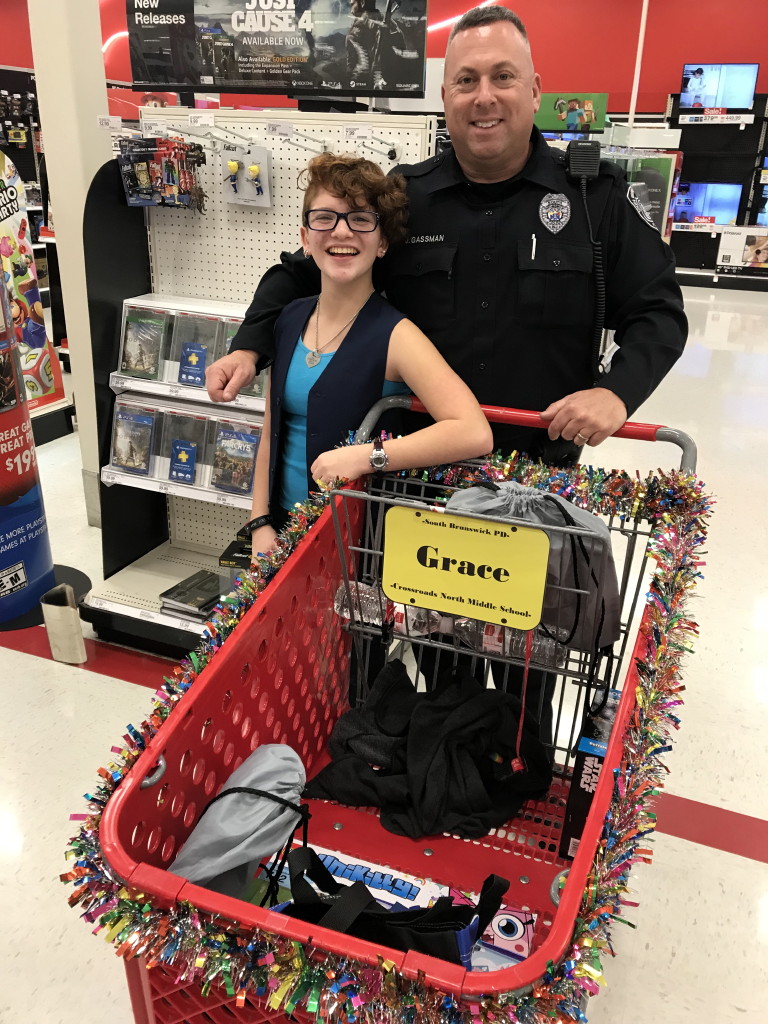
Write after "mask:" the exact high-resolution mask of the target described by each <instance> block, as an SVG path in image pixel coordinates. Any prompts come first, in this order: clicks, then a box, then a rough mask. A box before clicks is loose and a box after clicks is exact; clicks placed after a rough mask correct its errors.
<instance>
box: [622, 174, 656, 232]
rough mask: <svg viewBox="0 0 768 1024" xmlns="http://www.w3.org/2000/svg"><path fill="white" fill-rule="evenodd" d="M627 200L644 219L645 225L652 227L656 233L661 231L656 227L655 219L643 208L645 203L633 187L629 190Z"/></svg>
mask: <svg viewBox="0 0 768 1024" xmlns="http://www.w3.org/2000/svg"><path fill="white" fill-rule="evenodd" d="M627 199H628V200H629V201H630V203H631V204H632V206H634V208H635V209H636V210H637V212H638V213H639V214H640V216H641V217H642V218H643V220H644V221H645V223H646V224H648V225H650V227H652V228H653V230H654V231H658V230H659V229H658V227H657V226H656V224H654V222H653V219H652V217H651V215H650V213H648V210H647V209H646V207H645V206H643V203H642V202H641V200H640V197H639V196H638V194H637V192H635V190H634V189H633V188H632V186H631V185H630V186H629V188H628V189H627Z"/></svg>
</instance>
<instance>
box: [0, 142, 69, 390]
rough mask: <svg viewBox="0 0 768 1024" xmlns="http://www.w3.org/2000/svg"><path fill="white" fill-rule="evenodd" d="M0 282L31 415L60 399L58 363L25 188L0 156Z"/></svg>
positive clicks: (2, 154)
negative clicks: (45, 311) (48, 328)
mask: <svg viewBox="0 0 768 1024" xmlns="http://www.w3.org/2000/svg"><path fill="white" fill-rule="evenodd" d="M0 281H1V282H2V287H4V288H5V289H6V294H7V296H8V302H9V304H10V312H11V319H12V322H13V328H14V335H15V339H16V346H17V350H18V355H19V358H20V361H21V368H22V373H23V379H24V388H25V391H26V395H27V400H28V402H29V408H30V410H33V409H37V408H40V407H41V406H46V405H50V404H51V403H53V402H57V401H59V400H60V399H62V398H64V387H63V384H62V379H61V367H60V366H59V359H58V356H57V355H56V352H55V350H54V348H53V345H52V344H51V342H50V340H49V338H48V335H47V333H46V328H45V320H44V317H43V305H42V301H41V298H40V287H39V284H38V280H37V267H36V265H35V252H34V249H33V248H32V240H31V237H30V231H29V217H28V214H27V208H26V200H25V195H24V185H23V183H22V181H21V178H20V177H19V172H18V171H17V170H16V167H15V166H14V165H13V164H12V163H11V161H10V160H9V159H8V157H7V156H5V154H4V153H2V152H0Z"/></svg>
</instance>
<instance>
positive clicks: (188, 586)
mask: <svg viewBox="0 0 768 1024" xmlns="http://www.w3.org/2000/svg"><path fill="white" fill-rule="evenodd" d="M226 587H227V583H226V581H224V580H222V578H221V576H220V575H219V574H218V573H217V572H213V571H211V570H209V569H200V570H199V571H198V572H196V573H193V574H192V575H191V576H188V577H187V578H186V579H184V580H182V581H181V582H180V583H177V584H175V585H174V586H172V587H169V588H168V590H164V591H163V592H162V593H161V594H160V595H159V597H160V602H161V604H162V606H163V607H164V608H168V609H173V610H174V611H180V612H185V613H191V614H193V615H201V614H203V613H204V612H206V611H210V609H211V608H213V606H214V605H215V604H217V602H218V601H219V599H220V598H221V596H222V593H223V592H224V590H225V589H226Z"/></svg>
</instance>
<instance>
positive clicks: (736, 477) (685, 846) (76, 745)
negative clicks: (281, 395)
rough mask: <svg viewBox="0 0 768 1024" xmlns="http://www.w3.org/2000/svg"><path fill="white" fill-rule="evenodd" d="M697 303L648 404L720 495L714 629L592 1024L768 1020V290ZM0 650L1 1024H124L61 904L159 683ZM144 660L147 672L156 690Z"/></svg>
mask: <svg viewBox="0 0 768 1024" xmlns="http://www.w3.org/2000/svg"><path fill="white" fill-rule="evenodd" d="M686 307H687V311H688V315H689V318H690V321H691V337H690V341H689V346H688V349H687V350H686V353H685V355H684V357H683V359H682V360H681V361H680V363H679V364H678V366H677V367H676V368H675V369H674V370H673V372H672V373H671V374H670V376H669V378H668V379H667V380H666V381H665V382H664V384H663V385H662V387H661V388H660V389H659V391H658V392H657V393H656V394H655V395H654V396H652V398H651V399H650V400H649V401H648V403H647V404H646V406H645V407H644V408H643V409H642V410H641V413H640V415H639V416H637V417H636V418H638V419H640V418H642V419H644V420H648V421H657V422H661V423H666V424H668V425H670V426H676V427H680V428H681V429H683V430H686V431H688V432H689V433H691V434H692V435H693V436H694V438H695V439H696V441H697V442H698V445H699V473H700V476H701V477H702V479H703V480H704V481H705V483H706V485H707V487H708V489H709V490H710V491H711V492H713V493H714V494H715V496H716V498H717V505H716V509H715V515H714V516H713V519H712V524H711V529H710V536H709V542H708V544H707V549H708V554H707V555H706V556H705V557H706V561H707V565H706V568H705V569H704V573H705V579H704V581H703V582H702V583H701V585H700V586H699V588H698V592H697V597H696V599H695V602H694V606H693V613H694V615H695V617H696V618H697V620H698V622H699V624H700V627H701V638H700V640H699V642H698V643H697V644H696V649H695V652H694V654H693V655H692V656H691V657H690V658H689V659H688V662H687V664H686V666H685V671H684V679H685V682H686V685H687V690H686V693H685V694H684V697H685V706H684V707H683V709H682V712H681V718H682V722H683V725H682V729H681V731H680V734H679V738H678V741H677V744H676V747H675V749H674V751H673V752H672V754H671V755H668V756H667V760H666V763H667V765H668V767H669V768H670V775H669V778H668V783H667V787H666V791H667V793H668V794H671V795H672V796H673V797H676V798H679V799H677V800H674V801H673V800H671V799H669V800H667V802H666V804H665V798H662V800H661V801H660V805H659V819H660V824H661V826H662V828H665V829H666V830H667V831H665V832H659V833H658V834H657V836H656V838H655V842H654V844H653V846H654V849H655V856H654V864H653V865H651V866H649V867H648V866H641V867H639V868H636V869H635V870H634V872H633V875H632V885H633V890H634V894H633V895H632V896H630V899H633V900H635V899H636V900H639V902H640V907H639V908H638V909H634V908H627V914H626V918H627V920H628V921H630V922H632V924H634V925H636V928H634V929H633V928H630V927H627V926H625V925H623V924H616V925H615V926H614V939H615V945H616V949H617V952H618V956H617V957H616V959H615V960H610V959H609V960H607V962H606V963H605V965H604V966H605V975H606V979H607V982H608V988H607V989H606V990H605V991H604V992H602V993H601V995H600V996H598V997H597V998H596V999H594V1000H592V1001H591V1003H590V1005H589V1006H588V1008H587V1016H588V1018H589V1021H590V1024H651V1022H653V1024H656V1022H669V1024H701V1022H702V1021H707V1022H713V1024H714V1022H717V1024H737V1022H738V1024H752V1022H755V1024H757V1022H762V1021H764V1020H766V1019H768V975H767V974H766V971H765V968H764V964H765V960H766V957H768V825H767V824H766V821H767V820H768V793H767V792H766V787H765V784H764V781H763V780H764V776H765V774H766V768H768V764H767V763H766V754H765V735H766V728H767V727H768V667H767V666H768V661H767V660H766V646H765V645H766V637H767V636H768V625H767V623H768V591H766V588H765V585H764V583H763V575H764V571H765V566H766V565H768V527H766V524H765V517H764V515H763V509H764V508H765V507H766V506H767V505H768V481H767V480H766V477H765V474H764V471H763V468H762V464H763V462H764V452H765V451H766V448H768V302H766V298H765V295H764V294H762V293H758V292H735V291H734V292H728V291H720V292H717V293H710V292H708V291H707V290H706V289H686ZM39 456H40V465H41V477H42V481H43V486H44V489H45V493H46V506H47V512H48V520H49V526H50V530H51V537H52V545H53V551H54V557H55V559H56V560H57V561H59V562H64V563H67V564H70V565H74V566H76V567H77V568H80V569H82V570H83V571H85V572H87V573H88V574H89V575H90V576H91V578H92V579H93V580H94V581H95V580H97V579H98V578H100V550H99V543H100V542H99V535H98V531H97V530H95V529H93V528H91V527H88V526H87V525H86V520H85V507H84V502H83V499H82V486H81V482H80V470H79V452H78V449H77V441H76V438H75V437H72V438H63V439H61V440H59V441H56V442H53V443H52V444H49V445H46V446H44V447H43V448H42V449H40V452H39ZM673 458H674V452H673V451H672V449H671V448H669V447H668V446H666V445H664V446H654V447H651V446H643V445H640V444H637V443H632V442H618V441H610V442H607V443H606V444H605V445H604V446H602V447H601V448H600V449H598V450H597V451H596V453H595V462H596V463H597V464H600V465H609V466H614V465H615V466H624V467H627V468H631V467H637V468H639V469H649V468H654V467H656V466H665V467H666V466H669V465H670V464H671V463H672V459H673ZM2 644H3V641H2V634H0V665H2V670H0V695H1V696H2V700H3V707H4V708H5V717H6V723H5V724H6V729H5V731H4V736H5V744H4V746H3V750H2V754H0V777H1V778H2V790H1V791H0V836H1V837H2V840H3V841H2V842H0V857H1V858H3V860H4V862H5V863H4V867H5V872H4V883H5V884H4V885H2V886H0V911H1V912H2V913H3V917H4V922H5V927H4V929H3V940H2V946H3V947H4V948H2V949H0V958H1V959H2V962H4V963H6V964H9V965H11V971H12V973H13V977H14V979H15V980H16V984H15V985H8V984H6V985H5V986H4V991H3V997H2V1000H0V1022H1V1024H22V1022H23V1024H27V1022H29V1024H75V1022H78V1024H83V1022H88V1024H90V1022H93V1024H96V1022H99V1024H101V1022H104V1021H109V1022H110V1024H131V1022H132V1020H133V1017H132V1013H131V1010H130V1006H129V1002H128V998H127V991H126V987H125V983H124V980H123V974H122V965H121V963H120V961H119V960H118V959H117V958H116V957H115V955H114V953H113V952H112V951H111V949H110V948H108V947H107V946H106V945H105V944H104V942H103V941H101V940H100V939H98V938H95V937H94V936H92V935H91V933H90V932H91V929H90V927H89V926H88V925H86V924H85V923H84V922H82V921H80V920H78V915H77V913H76V912H73V911H71V910H69V909H68V908H67V906H66V897H67V894H68V891H69V890H68V889H67V888H65V887H64V886H62V885H61V884H60V883H59V882H58V876H59V874H60V873H62V872H64V871H66V870H67V864H66V862H65V861H64V858H63V853H64V849H65V847H66V840H67V838H68V836H69V835H70V834H71V833H72V832H73V831H74V828H73V825H72V824H71V823H70V822H69V821H68V817H69V814H70V813H72V812H75V813H77V812H80V811H82V809H83V801H82V797H81V794H83V793H85V792H87V791H89V790H90V789H91V787H92V786H93V784H94V780H95V778H96V769H97V768H98V767H99V765H102V764H104V762H105V761H106V760H107V759H108V757H109V750H110V747H111V746H112V745H113V744H114V743H116V742H117V741H118V740H119V737H120V736H122V734H123V733H124V732H125V726H126V725H127V724H128V723H129V722H137V721H140V720H141V719H142V718H143V717H145V716H146V713H147V711H148V710H149V707H150V701H151V690H150V689H147V688H145V686H137V685H131V683H130V682H126V681H125V680H126V679H130V678H132V670H131V668H130V663H129V661H123V662H122V668H123V671H122V678H109V677H108V676H106V675H102V674H99V673H96V672H93V671H89V670H83V669H79V668H72V667H69V666H61V665H57V664H54V663H52V662H50V661H47V660H43V659H41V658H39V657H34V656H32V655H30V654H27V653H17V652H15V651H9V650H7V649H6V650H3V649H2ZM107 664H108V663H107ZM145 669H146V671H145V672H144V673H143V674H142V673H139V672H138V671H137V672H136V680H137V681H141V682H143V683H145V684H146V683H147V682H149V681H150V679H149V678H148V676H147V674H146V673H147V672H148V673H149V677H151V671H152V669H151V665H150V666H149V667H148V668H147V667H146V666H145ZM102 671H104V670H103V669H102ZM159 675H160V672H159V670H158V681H159ZM139 677H141V678H139ZM720 811H722V812H724V813H720ZM665 817H666V824H665ZM672 833H674V835H673V834H672ZM702 840H703V841H702ZM735 850H741V851H742V853H745V854H746V855H741V854H739V853H736V852H734V851H735Z"/></svg>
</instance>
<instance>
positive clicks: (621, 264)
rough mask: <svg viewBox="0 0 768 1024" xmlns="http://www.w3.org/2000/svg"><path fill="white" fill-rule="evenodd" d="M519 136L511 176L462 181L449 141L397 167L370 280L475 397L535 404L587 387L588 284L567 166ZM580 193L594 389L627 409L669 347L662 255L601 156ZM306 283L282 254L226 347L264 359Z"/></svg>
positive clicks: (677, 334) (310, 274)
mask: <svg viewBox="0 0 768 1024" xmlns="http://www.w3.org/2000/svg"><path fill="white" fill-rule="evenodd" d="M531 143H532V150H531V156H530V158H529V160H528V162H527V164H526V165H525V167H524V168H523V170H522V172H521V173H520V174H519V175H517V176H516V177H515V178H512V179H510V180H509V181H505V182H499V183H495V184H490V185H480V184H475V183H472V182H470V181H468V180H467V179H466V177H465V176H464V174H463V172H462V170H461V168H460V167H459V164H458V162H457V160H456V158H455V156H454V154H453V151H452V150H446V151H445V152H443V153H440V154H438V155H437V156H435V157H432V158H430V159H429V160H425V161H423V162H422V163H420V164H414V165H408V166H402V167H399V168H397V171H399V172H400V173H402V174H403V175H404V176H405V178H406V181H407V185H408V196H409V201H410V211H409V221H408V231H409V238H408V240H407V242H406V244H405V245H404V246H402V247H400V248H397V249H393V250H391V252H390V253H388V254H387V256H386V257H385V259H384V261H383V265H382V266H381V268H380V271H381V272H380V274H378V275H377V277H376V284H377V286H378V287H381V288H383V289H384V290H385V292H386V295H387V298H388V299H389V300H390V301H391V302H392V304H393V305H394V306H395V307H396V308H397V309H398V310H400V311H401V312H402V313H404V314H405V315H406V316H408V317H409V318H410V319H411V320H413V322H414V323H415V324H417V326H418V327H420V328H421V329H422V330H423V331H424V333H425V334H426V335H427V336H428V337H429V338H430V339H431V340H432V341H433V342H434V343H435V345H436V346H437V348H438V349H439V350H440V352H441V353H442V354H443V355H444V356H445V358H446V359H447V361H448V362H449V363H450V365H451V366H452V367H453V369H454V370H456V371H457V373H458V374H459V376H461V377H462V379H463V380H465V381H466V382H467V384H468V385H469V386H470V387H471V388H472V390H473V391H474V393H475V395H476V396H477V398H478V399H479V400H480V401H481V402H483V403H485V404H489V405H502V406H512V407H515V406H517V407H520V408H528V409H543V408H545V407H546V406H547V405H548V404H549V403H550V402H552V401H554V400H556V399H559V398H562V397H564V396H565V395H567V394H570V393H572V392H573V391H577V390H582V389H586V388H590V387H592V385H593V383H594V380H593V373H592V354H593V347H594V346H593V330H594V315H595V284H594V276H593V251H592V247H591V244H590V237H589V231H588V227H587V220H586V215H585V212H584V208H583V203H582V198H581V194H580V191H579V184H578V182H576V181H574V180H572V179H571V178H570V177H569V176H568V174H567V171H566V158H565V154H564V153H562V152H560V151H558V150H554V149H550V147H549V146H548V145H547V144H546V142H545V140H544V139H543V137H542V135H541V133H540V132H539V131H538V129H536V128H534V130H533V133H532V136H531ZM587 197H588V203H589V210H590V218H591V221H592V227H593V231H594V233H595V238H596V239H597V241H599V242H600V244H601V245H602V250H603V258H604V266H605V284H606V323H605V326H606V327H607V328H609V329H614V330H615V331H616V335H615V341H616V344H617V345H618V346H619V351H618V352H617V353H616V355H615V356H614V358H613V361H612V365H611V368H610V371H609V372H608V373H607V374H605V375H603V376H602V377H601V378H600V385H601V386H603V387H607V388H609V389H610V390H612V391H614V392H615V393H616V394H617V395H618V396H619V397H620V398H621V399H622V400H623V401H624V403H625V404H626V406H627V412H628V415H629V416H631V415H632V414H633V413H634V412H635V410H636V409H637V408H638V406H639V405H641V404H642V402H644V401H645V399H646V398H647V397H648V396H649V395H650V394H651V392H652V391H653V390H654V389H655V388H656V386H657V385H658V384H659V382H660V381H661V380H662V379H663V377H664V376H665V375H666V373H667V372H668V371H669V369H670V367H671V366H672V365H673V364H674V362H675V361H676V360H677V358H678V357H679V356H680V353H681V352H682V350H683V347H684V345H685V339H686V335H687V321H686V318H685V314H684V312H683V301H682V295H681V292H680V288H679V286H678V285H677V282H676V280H675V265H674V258H673V256H672V252H671V250H670V249H669V247H668V246H667V245H666V244H665V243H664V242H663V240H662V239H661V237H660V235H659V233H658V231H656V229H655V228H654V227H653V226H652V224H651V223H650V222H649V220H648V219H647V218H646V216H645V215H644V214H643V213H642V212H640V210H639V209H638V206H637V203H636V201H633V198H632V195H631V193H630V190H629V187H628V185H627V182H626V179H625V178H624V175H623V173H622V171H621V170H620V169H619V168H618V167H617V166H616V165H614V164H612V163H610V162H608V161H602V162H601V164H600V173H599V176H598V177H597V178H596V179H594V180H592V181H590V182H589V184H588V186H587ZM555 210H556V211H557V213H558V216H557V217H553V216H552V213H553V211H555ZM317 281H318V275H317V268H316V267H315V266H314V264H313V263H312V261H308V260H305V259H304V257H303V256H302V255H301V253H298V254H294V255H289V254H287V253H284V254H283V256H282V262H281V264H280V265H279V266H277V267H273V268H272V269H271V270H270V271H268V273H267V274H266V275H265V278H264V279H263V281H262V284H261V285H260V287H259V290H258V292H257V294H256V296H255V297H254V301H253V303H252V305H251V307H250V309H249V310H248V312H247V314H246V317H245V320H244V322H243V326H242V327H241V329H240V331H239V332H238V334H237V337H236V338H235V341H234V343H233V345H232V348H233V349H239V348H247V349H252V350H255V351H257V352H261V353H264V354H265V356H266V357H267V359H268V358H269V357H270V356H271V354H272V351H273V349H272V324H273V322H274V318H275V316H276V315H277V313H279V311H280V309H281V308H282V306H283V305H284V304H285V303H286V302H290V301H291V300H292V299H295V298H296V297H297V296H298V295H309V294H313V293H315V292H317V290H318V284H317ZM494 435H495V438H496V444H497V446H501V447H503V448H507V449H508V448H509V447H521V446H525V447H528V449H529V450H531V446H530V445H528V444H527V442H528V441H529V440H530V439H531V433H530V431H526V430H521V429H520V428H511V429H510V428H508V427H503V426H499V425H496V426H495V427H494ZM571 447H572V446H571Z"/></svg>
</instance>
